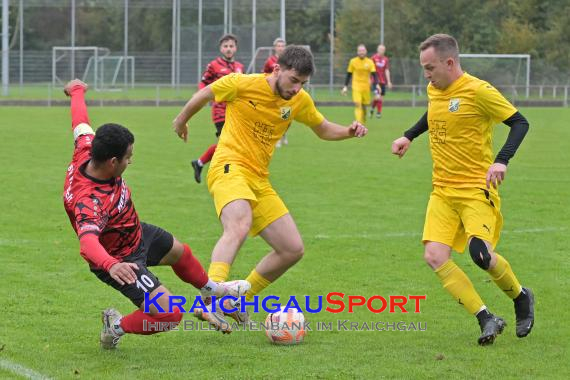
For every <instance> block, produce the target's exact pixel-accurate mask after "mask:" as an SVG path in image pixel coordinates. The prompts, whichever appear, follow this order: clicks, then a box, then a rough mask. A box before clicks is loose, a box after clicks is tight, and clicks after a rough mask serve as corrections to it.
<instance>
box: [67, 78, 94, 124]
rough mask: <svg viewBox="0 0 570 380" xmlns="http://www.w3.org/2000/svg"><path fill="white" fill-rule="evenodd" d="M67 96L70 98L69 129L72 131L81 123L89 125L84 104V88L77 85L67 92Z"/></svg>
mask: <svg viewBox="0 0 570 380" xmlns="http://www.w3.org/2000/svg"><path fill="white" fill-rule="evenodd" d="M69 95H70V96H71V128H72V129H74V128H75V127H77V126H78V125H79V124H82V123H85V124H89V125H90V124H91V123H89V115H88V114H87V105H86V104H85V88H83V86H79V85H78V86H74V87H72V88H71V90H70V91H69Z"/></svg>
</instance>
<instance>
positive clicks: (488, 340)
mask: <svg viewBox="0 0 570 380" xmlns="http://www.w3.org/2000/svg"><path fill="white" fill-rule="evenodd" d="M506 325H507V324H506V323H505V321H504V320H503V318H501V317H497V316H495V315H493V314H490V316H489V317H487V318H484V319H483V320H480V321H479V326H480V327H481V336H480V337H479V339H478V340H477V343H479V345H481V346H487V345H489V344H493V342H494V341H495V338H496V337H497V335H499V334H500V333H502V332H503V330H504V328H505V326H506Z"/></svg>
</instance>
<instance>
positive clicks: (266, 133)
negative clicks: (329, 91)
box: [210, 74, 325, 176]
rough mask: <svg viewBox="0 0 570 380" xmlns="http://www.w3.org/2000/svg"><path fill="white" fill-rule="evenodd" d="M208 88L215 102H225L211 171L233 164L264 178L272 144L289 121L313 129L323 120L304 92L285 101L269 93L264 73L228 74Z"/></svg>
mask: <svg viewBox="0 0 570 380" xmlns="http://www.w3.org/2000/svg"><path fill="white" fill-rule="evenodd" d="M210 87H211V89H212V92H213V93H214V96H215V101H216V102H226V122H225V124H224V129H223V131H222V135H221V136H220V140H219V142H218V147H217V148H216V153H215V154H214V158H213V160H212V164H211V165H210V168H211V169H213V168H218V167H220V166H224V165H226V164H232V163H233V164H237V165H240V166H244V167H246V168H248V169H250V170H252V171H253V172H254V173H257V174H258V175H260V176H268V175H269V170H268V168H269V162H270V161H271V157H272V156H273V151H274V149H275V144H276V143H277V141H278V140H279V139H280V138H281V137H282V136H283V134H284V133H285V132H286V131H287V129H288V128H289V126H290V125H291V123H292V122H293V120H297V121H299V122H301V123H303V124H305V125H308V126H309V127H311V128H313V127H316V126H319V125H320V124H322V122H323V121H324V119H325V118H324V116H323V115H322V114H321V113H320V112H319V111H318V110H317V109H316V108H315V104H314V102H313V99H311V97H310V95H309V94H308V93H307V92H306V91H305V90H303V89H301V91H300V92H299V93H298V94H296V95H295V96H293V97H292V98H291V99H289V100H285V99H283V98H281V97H280V96H279V95H278V94H275V93H273V90H272V89H271V87H270V86H269V83H268V82H267V75H265V74H249V75H246V74H229V75H226V76H224V77H223V78H220V79H218V80H217V81H216V82H214V83H213V84H211V85H210Z"/></svg>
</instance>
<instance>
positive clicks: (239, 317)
mask: <svg viewBox="0 0 570 380" xmlns="http://www.w3.org/2000/svg"><path fill="white" fill-rule="evenodd" d="M224 307H225V308H226V309H232V308H234V307H235V308H236V309H237V310H236V311H234V312H232V313H224V314H225V315H227V316H228V317H230V318H233V319H234V320H235V321H236V322H237V323H249V321H250V319H251V318H250V317H249V313H248V312H247V309H244V310H245V311H243V312H242V311H241V302H240V301H239V300H238V301H232V300H224Z"/></svg>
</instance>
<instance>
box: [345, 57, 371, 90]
mask: <svg viewBox="0 0 570 380" xmlns="http://www.w3.org/2000/svg"><path fill="white" fill-rule="evenodd" d="M346 71H348V72H349V73H352V91H370V74H372V73H375V72H376V65H375V64H374V61H373V60H371V59H370V58H368V57H364V58H360V57H354V58H352V59H351V60H350V62H349V63H348V69H347V70H346Z"/></svg>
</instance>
